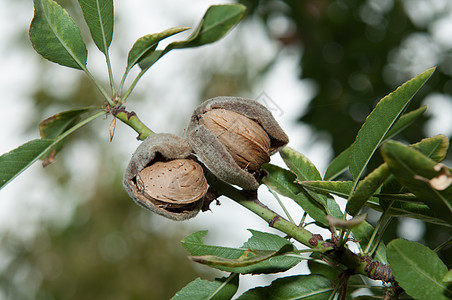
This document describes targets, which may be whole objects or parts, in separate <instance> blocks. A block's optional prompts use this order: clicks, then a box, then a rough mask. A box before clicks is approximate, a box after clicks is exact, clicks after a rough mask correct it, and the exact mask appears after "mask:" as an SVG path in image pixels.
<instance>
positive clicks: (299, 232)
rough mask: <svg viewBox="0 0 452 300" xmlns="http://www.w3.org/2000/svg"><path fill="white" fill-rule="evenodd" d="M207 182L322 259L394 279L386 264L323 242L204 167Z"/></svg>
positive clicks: (374, 276)
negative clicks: (322, 256) (217, 177)
mask: <svg viewBox="0 0 452 300" xmlns="http://www.w3.org/2000/svg"><path fill="white" fill-rule="evenodd" d="M206 177H207V181H208V182H209V185H210V186H211V187H212V188H213V189H214V190H215V191H216V192H217V194H218V195H224V196H226V197H229V198H230V199H232V200H234V201H235V202H237V203H238V204H240V205H242V206H243V207H245V208H247V209H248V210H250V211H252V212H253V213H255V214H256V215H258V216H259V217H261V218H262V219H263V220H264V221H265V222H267V223H268V225H269V226H270V227H273V228H276V229H278V230H280V231H282V232H284V233H285V234H287V235H289V236H291V237H292V238H294V239H295V240H297V241H299V242H300V243H302V244H303V245H305V246H307V247H309V248H311V249H313V250H314V249H315V250H317V251H319V252H321V253H322V254H323V255H324V257H325V258H326V259H329V260H332V261H334V262H338V263H341V264H342V265H344V266H346V267H347V268H348V269H349V270H350V272H351V273H354V274H362V275H365V276H367V277H369V278H371V279H375V280H382V281H384V282H395V279H394V276H393V275H392V270H391V269H390V267H389V265H385V264H383V263H381V262H379V261H376V260H373V259H372V258H371V257H369V256H363V255H359V254H355V253H353V252H352V251H350V250H349V249H348V248H346V247H344V246H338V244H337V241H335V240H334V239H332V240H331V241H330V240H327V241H324V240H323V238H322V237H321V236H320V235H318V234H313V233H311V232H310V231H308V230H306V229H305V228H303V227H300V226H297V225H296V224H294V223H292V222H290V221H288V220H286V219H285V218H283V217H282V216H280V215H279V214H277V213H276V212H274V211H272V210H271V209H270V208H268V207H267V206H266V205H265V204H263V203H262V202H260V201H259V200H258V199H257V191H247V190H239V189H237V188H235V187H233V186H231V185H229V184H227V183H225V182H223V181H220V180H218V179H216V178H215V177H214V176H213V175H212V174H211V173H210V172H209V171H208V170H207V171H206Z"/></svg>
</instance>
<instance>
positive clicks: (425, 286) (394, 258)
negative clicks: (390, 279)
mask: <svg viewBox="0 0 452 300" xmlns="http://www.w3.org/2000/svg"><path fill="white" fill-rule="evenodd" d="M388 259H389V263H390V264H391V268H392V271H393V273H394V276H395V278H396V280H397V282H398V283H399V284H400V286H401V287H402V288H404V289H405V291H406V292H407V293H408V295H410V296H412V297H413V298H414V299H444V300H446V299H450V298H451V297H452V288H451V287H448V286H447V284H446V283H444V282H443V278H444V276H445V275H446V273H447V267H446V265H445V264H444V263H443V262H442V261H441V260H440V259H439V258H438V256H437V255H436V253H435V252H433V251H432V250H430V249H429V248H428V247H425V246H423V245H421V244H418V243H415V242H410V241H407V240H402V239H397V240H393V241H392V242H391V243H389V245H388Z"/></svg>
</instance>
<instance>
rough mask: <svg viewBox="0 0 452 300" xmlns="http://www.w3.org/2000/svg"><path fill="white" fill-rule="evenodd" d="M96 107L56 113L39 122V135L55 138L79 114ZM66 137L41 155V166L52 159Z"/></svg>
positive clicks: (76, 120) (73, 123)
mask: <svg viewBox="0 0 452 300" xmlns="http://www.w3.org/2000/svg"><path fill="white" fill-rule="evenodd" d="M93 109H98V107H84V108H80V109H72V110H68V111H64V112H60V113H57V114H55V115H53V116H51V117H49V118H47V119H45V120H43V121H42V122H41V123H39V135H40V136H41V139H42V140H45V139H56V138H57V137H58V136H60V135H61V134H63V133H64V132H65V131H66V130H68V129H70V128H71V127H73V126H75V124H77V123H78V122H79V121H80V119H81V115H82V114H84V113H86V112H87V111H89V110H93ZM65 141H66V139H63V140H61V141H60V142H59V143H58V144H57V145H55V146H54V147H52V149H50V150H49V152H48V153H46V154H44V155H42V156H41V158H40V159H45V161H44V162H43V166H47V165H48V164H50V163H52V162H53V161H54V157H55V155H56V154H57V153H58V152H59V151H60V150H61V148H62V147H63V145H64V143H65Z"/></svg>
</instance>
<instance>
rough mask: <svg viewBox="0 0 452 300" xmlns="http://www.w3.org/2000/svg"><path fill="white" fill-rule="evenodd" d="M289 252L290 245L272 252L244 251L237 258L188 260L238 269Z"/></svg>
mask: <svg viewBox="0 0 452 300" xmlns="http://www.w3.org/2000/svg"><path fill="white" fill-rule="evenodd" d="M291 251H293V246H292V245H284V246H282V247H281V248H280V249H278V250H274V251H269V250H256V249H253V250H245V251H243V253H242V255H241V256H240V257H238V258H224V257H221V256H216V255H200V256H190V257H189V258H190V259H191V260H192V261H194V262H197V263H200V264H203V265H208V266H213V267H219V266H222V267H228V268H240V267H248V266H251V265H255V264H257V263H260V262H263V261H265V260H267V259H270V258H272V257H275V256H278V255H282V254H285V253H287V252H291ZM272 273H273V272H272Z"/></svg>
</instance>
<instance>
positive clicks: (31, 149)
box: [0, 111, 105, 189]
mask: <svg viewBox="0 0 452 300" xmlns="http://www.w3.org/2000/svg"><path fill="white" fill-rule="evenodd" d="M104 114H105V113H104V112H103V111H101V112H98V113H96V114H94V115H92V116H90V117H88V118H86V119H85V120H83V121H82V122H80V123H78V124H76V125H75V126H73V127H72V128H70V129H69V130H66V131H65V132H64V133H63V134H61V135H59V136H58V138H57V139H54V140H53V139H52V140H49V139H47V140H38V139H36V140H31V141H29V142H28V143H25V144H23V145H22V146H19V147H18V148H16V149H14V150H12V151H10V152H8V153H5V154H3V155H2V156H0V189H2V188H3V187H4V186H6V184H8V183H9V182H10V181H12V180H13V179H14V178H16V177H17V176H18V175H19V174H20V173H22V172H23V171H24V170H25V169H27V168H28V167H29V166H31V165H32V164H33V163H34V162H35V161H37V160H38V159H39V158H41V157H43V156H44V155H46V154H47V153H49V151H50V150H51V149H53V148H54V147H55V146H56V145H57V144H58V143H59V142H60V141H62V140H63V139H64V138H66V137H67V136H68V135H69V134H71V133H73V132H74V131H76V130H77V129H80V128H81V127H82V126H84V125H86V124H88V123H89V122H91V121H92V120H94V119H96V118H98V117H100V116H102V115H104Z"/></svg>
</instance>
